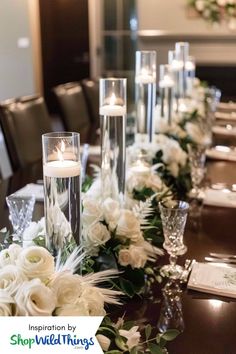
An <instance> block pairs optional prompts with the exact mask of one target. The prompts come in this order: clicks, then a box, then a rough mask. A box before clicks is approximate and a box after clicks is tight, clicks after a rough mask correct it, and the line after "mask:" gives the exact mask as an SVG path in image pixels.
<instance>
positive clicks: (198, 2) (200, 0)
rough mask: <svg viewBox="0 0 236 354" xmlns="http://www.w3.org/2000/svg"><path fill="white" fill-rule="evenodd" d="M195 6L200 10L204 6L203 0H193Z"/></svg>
mask: <svg viewBox="0 0 236 354" xmlns="http://www.w3.org/2000/svg"><path fill="white" fill-rule="evenodd" d="M195 7H196V9H197V10H198V11H200V12H202V11H203V10H204V8H205V1H204V0H197V1H196V2H195Z"/></svg>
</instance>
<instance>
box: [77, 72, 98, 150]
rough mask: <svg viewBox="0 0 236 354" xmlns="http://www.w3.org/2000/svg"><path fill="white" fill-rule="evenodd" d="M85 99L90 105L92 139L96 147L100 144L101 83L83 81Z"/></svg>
mask: <svg viewBox="0 0 236 354" xmlns="http://www.w3.org/2000/svg"><path fill="white" fill-rule="evenodd" d="M81 84H82V87H83V91H84V95H85V99H86V102H87V105H88V111H89V116H90V120H91V125H92V128H91V139H92V143H93V144H94V145H96V144H97V143H98V142H99V135H100V130H99V129H100V118H99V82H98V81H95V80H91V79H84V80H82V81H81Z"/></svg>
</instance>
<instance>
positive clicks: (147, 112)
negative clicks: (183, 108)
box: [135, 51, 156, 143]
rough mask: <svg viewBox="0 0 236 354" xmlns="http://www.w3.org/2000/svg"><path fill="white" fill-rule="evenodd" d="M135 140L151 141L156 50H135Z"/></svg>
mask: <svg viewBox="0 0 236 354" xmlns="http://www.w3.org/2000/svg"><path fill="white" fill-rule="evenodd" d="M135 104H136V137H135V138H136V142H145V143H146V142H149V143H150V142H152V140H153V133H154V110H155V105H156V52H155V51H137V52H136V66H135Z"/></svg>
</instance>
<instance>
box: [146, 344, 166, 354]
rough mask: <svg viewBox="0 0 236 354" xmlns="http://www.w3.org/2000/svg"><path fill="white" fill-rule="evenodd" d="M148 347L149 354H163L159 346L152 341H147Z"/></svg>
mask: <svg viewBox="0 0 236 354" xmlns="http://www.w3.org/2000/svg"><path fill="white" fill-rule="evenodd" d="M148 349H149V350H150V352H151V354H163V351H162V349H161V347H160V346H159V345H157V344H154V343H148Z"/></svg>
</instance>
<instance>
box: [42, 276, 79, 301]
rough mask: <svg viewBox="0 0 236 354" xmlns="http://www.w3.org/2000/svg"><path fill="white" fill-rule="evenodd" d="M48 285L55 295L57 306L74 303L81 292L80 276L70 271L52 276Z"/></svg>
mask: <svg viewBox="0 0 236 354" xmlns="http://www.w3.org/2000/svg"><path fill="white" fill-rule="evenodd" d="M48 287H49V288H50V289H51V290H52V291H53V293H54V294H55V295H56V297H57V306H58V307H62V306H63V305H65V304H75V303H76V301H77V299H78V297H79V296H80V295H81V292H82V283H81V277H80V276H79V275H77V274H71V273H70V272H60V273H57V274H55V276H53V278H52V280H50V282H49V283H48Z"/></svg>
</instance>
